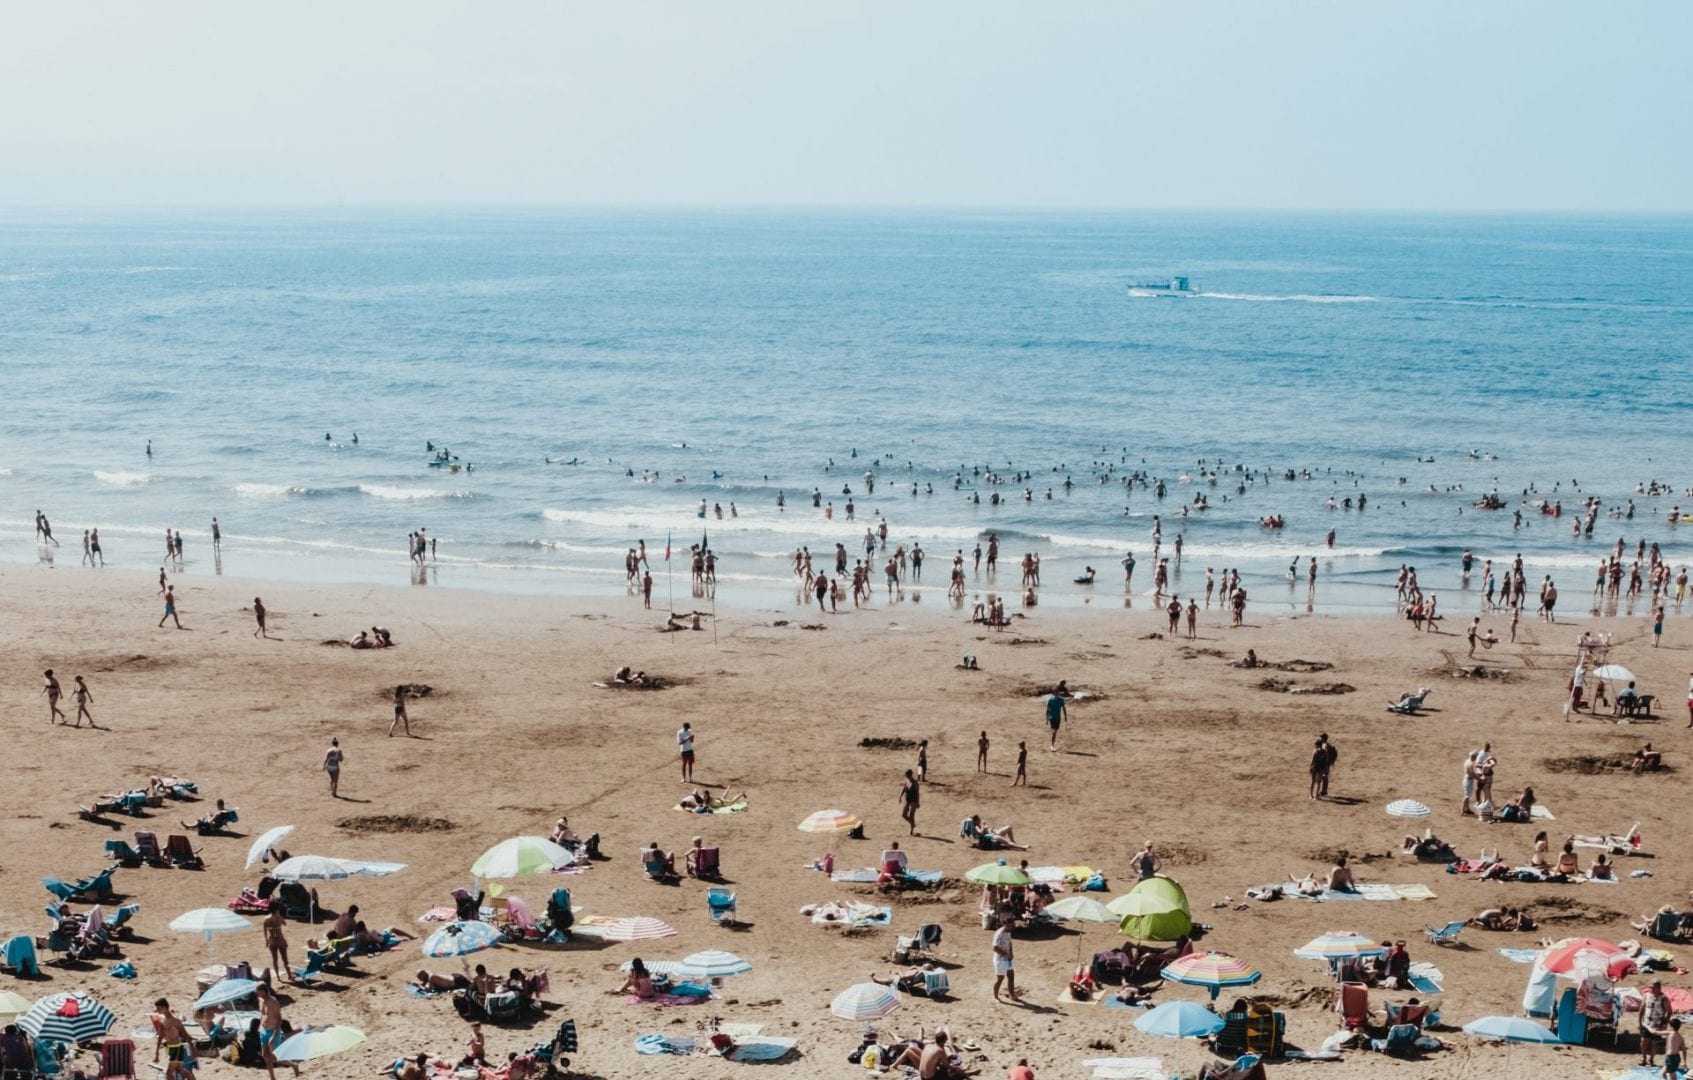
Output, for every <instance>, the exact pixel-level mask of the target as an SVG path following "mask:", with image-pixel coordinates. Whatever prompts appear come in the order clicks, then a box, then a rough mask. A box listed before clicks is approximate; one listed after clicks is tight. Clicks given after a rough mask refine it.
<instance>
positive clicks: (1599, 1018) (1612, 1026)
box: [1575, 976, 1622, 1047]
mask: <svg viewBox="0 0 1693 1080" xmlns="http://www.w3.org/2000/svg"><path fill="white" fill-rule="evenodd" d="M1575 1011H1576V1012H1578V1013H1580V1014H1581V1015H1582V1016H1583V1017H1584V1018H1585V1019H1586V1021H1587V1032H1586V1038H1585V1039H1583V1045H1585V1046H1591V1045H1593V1042H1594V1040H1595V1038H1596V1037H1597V1038H1605V1037H1606V1036H1607V1035H1608V1036H1609V1041H1610V1045H1611V1046H1613V1047H1614V1046H1616V1045H1617V1036H1618V1035H1619V1031H1618V1029H1619V1028H1621V1026H1622V1024H1621V1019H1622V999H1621V997H1620V996H1619V995H1618V994H1617V991H1616V987H1615V986H1613V985H1612V984H1611V983H1610V982H1609V981H1608V980H1604V979H1598V978H1594V977H1593V976H1588V977H1587V978H1585V979H1583V980H1581V985H1579V986H1577V987H1576V991H1575Z"/></svg>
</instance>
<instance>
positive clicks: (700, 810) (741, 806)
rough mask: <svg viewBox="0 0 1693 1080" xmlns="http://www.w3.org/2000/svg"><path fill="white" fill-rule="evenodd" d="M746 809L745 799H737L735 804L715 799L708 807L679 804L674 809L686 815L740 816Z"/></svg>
mask: <svg viewBox="0 0 1693 1080" xmlns="http://www.w3.org/2000/svg"><path fill="white" fill-rule="evenodd" d="M746 808H747V801H746V800H745V799H736V800H735V801H734V802H723V801H721V800H719V799H713V800H711V803H710V805H709V806H707V807H697V806H683V805H682V804H681V803H677V804H676V806H675V807H674V809H677V810H680V811H682V813H684V814H707V813H710V814H739V813H741V812H743V811H744V810H746Z"/></svg>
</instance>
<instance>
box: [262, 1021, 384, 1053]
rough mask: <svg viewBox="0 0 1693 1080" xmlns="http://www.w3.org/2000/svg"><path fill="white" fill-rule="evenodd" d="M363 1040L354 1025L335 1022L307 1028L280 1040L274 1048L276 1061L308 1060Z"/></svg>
mask: <svg viewBox="0 0 1693 1080" xmlns="http://www.w3.org/2000/svg"><path fill="white" fill-rule="evenodd" d="M362 1042H364V1032H362V1031H360V1030H359V1029H358V1028H356V1027H348V1026H347V1025H345V1024H336V1025H335V1026H333V1027H326V1028H307V1029H306V1030H304V1031H299V1032H296V1033H294V1034H293V1035H290V1036H289V1037H288V1038H286V1039H284V1040H282V1045H281V1046H278V1047H277V1048H276V1060H278V1061H310V1060H312V1059H313V1058H320V1057H327V1056H329V1055H330V1054H339V1053H340V1052H341V1051H343V1050H351V1049H352V1048H353V1047H355V1046H357V1045H358V1044H359V1043H362Z"/></svg>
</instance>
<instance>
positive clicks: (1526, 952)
mask: <svg viewBox="0 0 1693 1080" xmlns="http://www.w3.org/2000/svg"><path fill="white" fill-rule="evenodd" d="M1499 955H1500V956H1503V957H1504V958H1505V959H1507V960H1509V961H1511V962H1512V963H1515V964H1532V963H1534V957H1535V952H1534V950H1533V949H1500V950H1499Z"/></svg>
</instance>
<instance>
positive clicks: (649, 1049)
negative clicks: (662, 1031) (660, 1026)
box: [635, 1035, 694, 1055]
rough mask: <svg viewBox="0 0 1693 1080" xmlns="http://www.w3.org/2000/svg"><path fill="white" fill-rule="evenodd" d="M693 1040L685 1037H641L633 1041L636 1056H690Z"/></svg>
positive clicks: (692, 1049)
mask: <svg viewBox="0 0 1693 1080" xmlns="http://www.w3.org/2000/svg"><path fill="white" fill-rule="evenodd" d="M693 1052H694V1040H693V1039H691V1038H689V1037H688V1036H686V1035H671V1036H664V1035H642V1036H641V1037H640V1038H638V1039H636V1040H635V1053H637V1054H683V1055H686V1054H691V1053H693Z"/></svg>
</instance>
